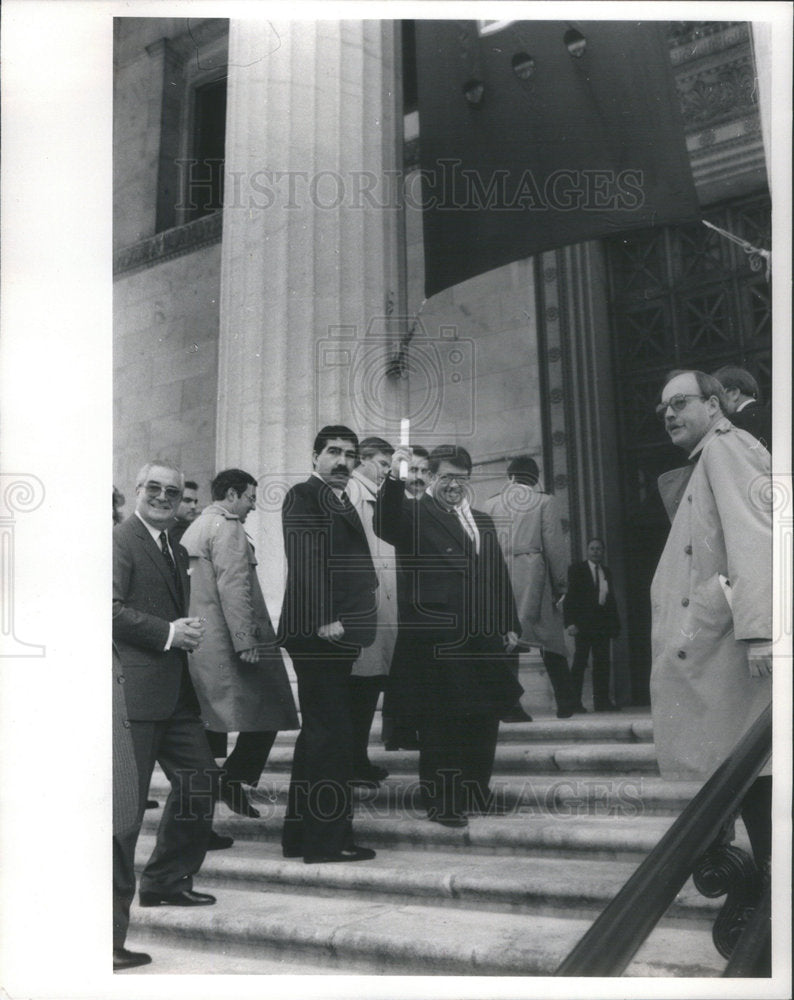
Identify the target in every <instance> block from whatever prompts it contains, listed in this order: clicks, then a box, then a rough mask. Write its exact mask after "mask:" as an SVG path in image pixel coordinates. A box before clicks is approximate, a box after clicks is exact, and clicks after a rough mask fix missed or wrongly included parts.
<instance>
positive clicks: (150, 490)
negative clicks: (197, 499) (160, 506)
mask: <svg viewBox="0 0 794 1000" xmlns="http://www.w3.org/2000/svg"><path fill="white" fill-rule="evenodd" d="M143 488H144V490H145V491H146V496H147V497H149V499H150V500H154V499H155V498H156V497H159V496H160V494H161V493H165V496H166V499H167V500H178V499H179V498H180V497H181V496H182V490H180V489H179V487H178V486H161V485H160V484H159V483H144V484H143Z"/></svg>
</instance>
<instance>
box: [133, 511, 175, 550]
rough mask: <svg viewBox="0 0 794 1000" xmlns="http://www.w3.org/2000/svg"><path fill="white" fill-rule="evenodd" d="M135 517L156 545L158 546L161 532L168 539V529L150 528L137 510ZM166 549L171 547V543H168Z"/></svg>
mask: <svg viewBox="0 0 794 1000" xmlns="http://www.w3.org/2000/svg"><path fill="white" fill-rule="evenodd" d="M135 516H136V517H137V518H138V520H139V521H140V522H141V524H142V525H143V526H144V528H146V530H147V531H148V532H149V534H150V535H151V536H152V538H153V539H154V540H155V541H156V542H157V544H158V545H159V544H160V532H161V531H164V532H165V533H166V537H168V529H167V528H153V527H152V526H151V524H149V522H148V521H144V519H143V518H142V517H141V515H140V514H139V513H138V511H137V510H136V511H135ZM168 547H169V548H170V547H171V543H170V542H169V543H168Z"/></svg>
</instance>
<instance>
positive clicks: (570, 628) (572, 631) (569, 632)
mask: <svg viewBox="0 0 794 1000" xmlns="http://www.w3.org/2000/svg"><path fill="white" fill-rule="evenodd" d="M565 634H566V635H569V636H570V637H571V638H573V637H574V636H575V635H579V629H578V628H577V627H576V626H575V625H569V626H568V628H567V629H566V630H565Z"/></svg>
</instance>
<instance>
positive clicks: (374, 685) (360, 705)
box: [350, 675, 383, 777]
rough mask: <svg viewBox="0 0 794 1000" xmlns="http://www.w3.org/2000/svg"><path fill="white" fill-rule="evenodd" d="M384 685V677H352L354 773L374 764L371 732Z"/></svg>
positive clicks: (351, 708)
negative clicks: (371, 756)
mask: <svg viewBox="0 0 794 1000" xmlns="http://www.w3.org/2000/svg"><path fill="white" fill-rule="evenodd" d="M382 687H383V678H382V677H356V676H355V675H354V676H352V677H351V678H350V723H351V727H352V737H353V775H354V776H356V777H357V776H359V775H363V774H365V773H366V771H367V770H368V769H369V768H370V767H371V766H372V765H371V764H370V760H369V752H368V747H369V732H370V730H371V729H372V720H373V719H374V718H375V709H376V708H377V707H378V697H379V696H380V692H381V688H382Z"/></svg>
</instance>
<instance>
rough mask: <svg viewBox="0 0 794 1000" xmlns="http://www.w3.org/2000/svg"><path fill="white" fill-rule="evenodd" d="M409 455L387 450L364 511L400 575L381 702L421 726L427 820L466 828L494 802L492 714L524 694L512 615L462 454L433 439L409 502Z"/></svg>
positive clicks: (489, 524)
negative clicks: (422, 487)
mask: <svg viewBox="0 0 794 1000" xmlns="http://www.w3.org/2000/svg"><path fill="white" fill-rule="evenodd" d="M410 461H411V452H410V449H408V448H404V447H400V448H397V449H396V450H395V452H394V455H393V456H392V464H391V471H390V472H389V475H388V476H387V477H386V480H385V481H384V483H383V486H382V487H381V490H380V493H379V494H378V500H377V503H376V506H375V518H374V522H373V523H374V527H375V531H376V532H377V534H378V535H379V536H380V537H381V538H383V539H384V540H385V541H387V542H389V544H390V545H393V546H394V547H395V549H396V551H397V555H398V558H399V566H400V574H401V576H402V583H401V585H400V592H401V598H400V603H399V616H400V628H399V631H398V635H397V646H396V648H395V653H394V660H393V664H392V672H393V676H392V681H391V684H390V692H389V696H390V703H391V707H392V710H393V711H394V713H395V714H396V715H398V716H399V717H400V718H401V719H403V720H406V721H408V720H410V721H412V722H415V723H416V728H417V729H418V731H419V743H420V751H419V779H420V783H421V787H422V792H423V796H424V805H425V808H426V810H427V815H428V819H430V820H432V821H433V822H438V823H441V824H442V825H444V826H449V827H465V826H467V825H468V817H467V814H473V813H479V812H488V811H491V810H492V807H493V795H492V793H491V790H490V787H489V784H490V779H491V773H492V770H493V762H494V754H495V751H496V739H497V735H498V731H499V718H500V716H501V715H503V714H504V713H505V712H507V711H508V710H509V709H511V708H512V707H513V706H514V705H515V704H516V702H517V701H518V699H519V697H520V695H521V693H522V688H521V685H520V684H519V683H518V681H517V680H516V679H515V676H514V675H513V673H512V672H511V669H510V668H511V666H514V658H515V654H514V650H515V649H516V647H517V644H518V634H517V633H518V630H519V627H520V626H519V621H518V616H517V613H516V606H515V600H514V599H513V590H512V587H511V585H510V576H509V573H508V570H507V566H506V564H505V561H504V558H503V556H502V552H501V549H500V547H499V540H498V538H497V534H496V529H495V528H494V523H493V521H492V520H491V518H490V517H489V516H488V515H487V514H483V513H482V512H481V511H478V510H474V509H473V508H472V507H471V505H470V502H469V496H470V494H471V484H470V479H471V470H472V462H471V457H470V456H469V453H468V452H467V451H466V450H465V449H464V448H461V447H459V446H457V445H439V447H437V448H435V449H434V450H433V451H432V452H431V454H430V459H429V462H428V465H429V470H430V475H429V479H430V483H429V486H428V490H427V492H426V493H425V495H424V496H422V497H421V498H420V499H418V500H413V501H408V500H406V499H405V489H404V483H403V482H402V481H401V480H400V467H401V463H402V462H406V463H410Z"/></svg>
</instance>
